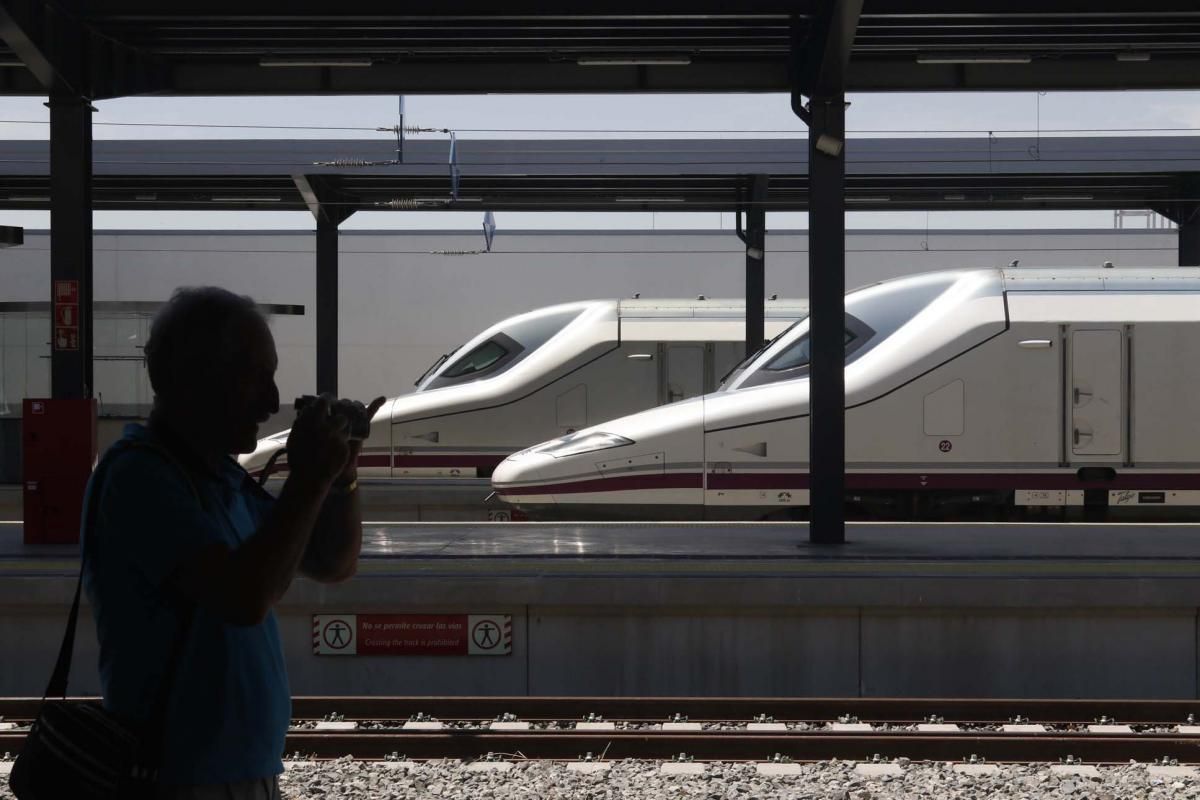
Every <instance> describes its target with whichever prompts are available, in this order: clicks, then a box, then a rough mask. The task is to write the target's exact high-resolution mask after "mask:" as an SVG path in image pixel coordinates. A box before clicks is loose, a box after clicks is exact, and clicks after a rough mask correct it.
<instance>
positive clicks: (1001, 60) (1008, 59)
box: [917, 53, 1033, 64]
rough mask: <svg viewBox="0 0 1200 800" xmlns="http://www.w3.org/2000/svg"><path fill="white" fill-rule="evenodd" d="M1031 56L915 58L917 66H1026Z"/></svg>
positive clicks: (1002, 54)
mask: <svg viewBox="0 0 1200 800" xmlns="http://www.w3.org/2000/svg"><path fill="white" fill-rule="evenodd" d="M1031 61H1033V56H1031V55H1029V54H1028V53H990V54H986V55H970V54H967V53H944V54H937V55H925V56H917V63H918V64H1028V63H1029V62H1031Z"/></svg>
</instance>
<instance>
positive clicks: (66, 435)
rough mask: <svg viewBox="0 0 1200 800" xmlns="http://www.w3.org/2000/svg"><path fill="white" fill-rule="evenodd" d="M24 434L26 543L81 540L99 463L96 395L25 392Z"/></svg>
mask: <svg viewBox="0 0 1200 800" xmlns="http://www.w3.org/2000/svg"><path fill="white" fill-rule="evenodd" d="M21 439H22V445H23V456H22V480H23V482H24V486H25V492H24V499H25V524H24V533H25V544H78V543H79V522H80V515H81V513H82V511H83V492H84V489H85V488H86V487H87V482H88V477H89V476H90V475H91V474H92V467H93V466H94V465H95V463H96V401H95V400H93V399H70V400H39V399H32V398H26V399H25V403H24V408H23V416H22V419H21Z"/></svg>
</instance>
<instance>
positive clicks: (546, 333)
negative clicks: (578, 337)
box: [418, 308, 583, 391]
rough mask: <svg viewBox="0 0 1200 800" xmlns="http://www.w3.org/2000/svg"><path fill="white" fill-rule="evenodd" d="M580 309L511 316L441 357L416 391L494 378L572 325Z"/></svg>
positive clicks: (580, 312)
mask: <svg viewBox="0 0 1200 800" xmlns="http://www.w3.org/2000/svg"><path fill="white" fill-rule="evenodd" d="M582 313H583V309H582V308H571V309H567V310H557V311H550V312H548V313H540V312H535V313H533V314H525V315H522V316H520V317H514V318H513V319H512V320H507V321H505V322H502V323H500V325H498V326H496V328H494V329H492V330H490V331H487V332H485V333H484V334H481V335H480V336H478V337H476V338H475V339H473V340H471V341H470V342H467V344H465V345H463V346H462V347H460V348H458V349H457V350H455V351H452V352H451V353H450V354H449V355H448V356H445V357H443V358H442V359H441V360H440V361H439V363H437V364H434V366H433V367H431V368H430V370H429V372H428V373H427V375H428V376H429V377H428V378H424V377H423V378H422V380H423V381H424V382H423V383H422V382H421V381H418V385H419V388H418V391H423V390H426V389H439V388H441V387H443V386H454V385H457V384H460V383H467V382H469V381H476V380H481V379H483V378H493V377H495V376H497V375H500V374H502V373H504V372H505V371H507V370H508V369H509V368H510V367H512V366H513V365H514V364H517V363H519V362H520V361H522V360H524V359H525V358H527V357H528V356H529V355H530V354H531V353H533V352H534V351H535V350H537V349H538V348H539V347H541V346H542V345H544V344H545V343H546V342H548V341H550V339H552V338H553V337H554V336H555V335H556V334H558V333H559V332H560V331H561V330H562V329H563V328H565V327H567V325H569V324H571V322H573V321H574V320H575V319H576V318H577V317H578V316H579V315H580V314H582Z"/></svg>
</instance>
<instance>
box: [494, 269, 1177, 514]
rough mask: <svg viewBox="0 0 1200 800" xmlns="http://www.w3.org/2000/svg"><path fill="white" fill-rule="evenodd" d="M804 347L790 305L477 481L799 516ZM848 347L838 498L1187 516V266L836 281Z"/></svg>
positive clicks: (558, 506)
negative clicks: (757, 330) (706, 389)
mask: <svg viewBox="0 0 1200 800" xmlns="http://www.w3.org/2000/svg"><path fill="white" fill-rule="evenodd" d="M808 345H809V337H808V321H807V320H801V321H799V322H797V323H796V324H795V325H793V326H792V327H791V328H790V329H789V330H788V331H786V332H785V333H783V334H782V335H781V336H779V337H777V338H776V339H775V340H774V341H772V342H770V343H769V344H768V345H767V346H766V347H765V348H764V349H763V350H762V351H761V352H760V353H759V354H757V355H756V356H754V357H752V358H751V359H750V360H749V361H748V363H746V364H744V365H742V366H740V367H739V368H738V369H736V370H735V371H734V372H733V373H732V374H731V375H730V376H729V378H728V379H727V380H726V381H725V382H724V384H723V385H722V386H721V387H720V388H719V389H718V390H717V391H716V392H714V393H712V394H708V395H705V396H703V397H698V398H696V399H694V400H689V401H687V402H684V403H676V404H674V405H671V406H667V407H663V408H657V409H652V410H648V411H644V412H641V413H638V414H634V415H632V416H627V417H622V418H619V419H613V420H610V421H607V422H603V423H601V424H599V425H594V426H592V427H589V428H585V429H582V430H580V431H577V432H576V433H573V434H570V435H568V436H563V437H559V438H557V439H554V440H551V441H548V442H545V443H543V444H539V445H536V446H534V447H531V448H528V449H526V450H524V451H522V452H520V453H516V454H514V455H513V456H510V457H509V458H508V459H506V460H505V461H504V462H503V463H502V464H500V466H499V467H497V468H496V470H495V472H494V474H493V476H492V486H493V488H494V489H495V491H496V492H497V494H498V496H499V497H500V498H501V499H503V500H504V501H506V502H507V503H509V504H510V505H512V506H515V507H518V508H521V509H524V510H526V511H527V512H528V513H529V514H530V515H531V516H533V517H535V518H536V517H538V516H543V517H550V516H566V517H571V518H584V517H591V518H595V517H615V516H633V517H640V518H652V517H668V518H744V519H757V518H771V517H782V518H800V517H803V515H804V514H805V513H806V510H807V506H808V503H809V493H808V485H809V483H808V468H809V464H808V459H809V419H808V410H809V405H808V398H809V379H808V355H809V350H808ZM845 347H846V354H845V359H846V367H845V380H846V467H847V478H846V482H847V489H848V498H847V500H848V501H849V502H851V503H852V504H854V505H852V506H851V513H857V512H860V511H861V512H862V514H863V515H864V516H874V515H895V516H899V517H910V516H915V517H937V516H939V515H943V514H950V515H955V516H957V515H960V514H963V513H966V511H967V509H968V508H969V507H971V506H974V507H976V508H978V509H981V510H982V511H984V512H985V513H986V514H987V515H988V516H999V517H1004V516H1008V515H1010V514H1012V515H1019V514H1023V513H1026V512H1030V513H1033V514H1040V515H1050V514H1054V515H1058V514H1060V513H1065V514H1067V515H1073V514H1083V511H1080V510H1072V509H1073V507H1082V506H1085V505H1086V506H1087V507H1088V509H1087V510H1088V516H1100V515H1102V514H1105V513H1108V512H1109V511H1112V509H1114V508H1118V507H1130V508H1133V509H1136V510H1137V511H1139V512H1147V511H1149V510H1150V509H1155V510H1161V509H1165V508H1174V509H1176V510H1179V511H1183V512H1184V513H1185V514H1186V515H1191V514H1193V513H1200V269H1196V268H1178V267H1176V268H1169V269H1145V268H1137V269H1111V268H1109V269H1079V268H1069V269H995V270H961V271H949V272H936V273H929V274H923V275H916V276H911V277H904V278H898V279H895V280H889V281H885V282H883V283H878V284H874V285H871V286H867V287H865V288H862V289H858V290H856V291H853V292H851V293H849V294H848V295H847V296H846V327H845ZM1188 507H1192V510H1191V511H1188V510H1187V508H1188ZM1052 509H1053V511H1051V510H1052Z"/></svg>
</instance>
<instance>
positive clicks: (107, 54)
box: [0, 0, 171, 100]
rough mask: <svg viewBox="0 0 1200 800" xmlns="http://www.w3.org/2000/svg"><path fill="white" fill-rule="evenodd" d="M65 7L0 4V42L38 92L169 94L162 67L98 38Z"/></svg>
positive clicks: (21, 1)
mask: <svg viewBox="0 0 1200 800" xmlns="http://www.w3.org/2000/svg"><path fill="white" fill-rule="evenodd" d="M68 6H69V2H68V0H57V1H56V2H53V3H51V2H46V0H2V2H0V39H3V40H4V42H5V44H7V45H8V47H9V48H10V49H12V51H13V52H14V53H16V55H17V56H18V57H19V58H20V59H21V61H22V62H23V63H24V64H25V66H26V68H27V69H28V70H29V71H30V72H31V73H33V76H34V77H35V78H36V79H37V83H38V85H39V86H40V88H41V90H42V91H43V92H54V93H66V94H72V95H75V96H78V97H86V98H88V99H91V100H96V99H103V98H108V97H120V96H123V95H132V94H145V93H149V92H162V91H166V90H168V89H170V88H171V81H170V73H169V71H168V70H167V67H166V65H165V64H164V63H162V62H161V61H159V60H158V59H155V58H153V57H151V56H150V55H149V54H147V53H145V52H144V51H142V50H139V49H137V48H134V47H129V46H127V45H124V44H122V43H120V42H118V41H116V40H114V39H113V38H111V37H109V36H103V35H100V34H98V33H97V32H96V31H95V29H93V28H92V27H91V26H89V25H87V24H85V23H83V22H82V21H81V20H80V19H79V17H78V16H77V15H76V14H75V13H72V11H71V10H70V9H69V8H68Z"/></svg>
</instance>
